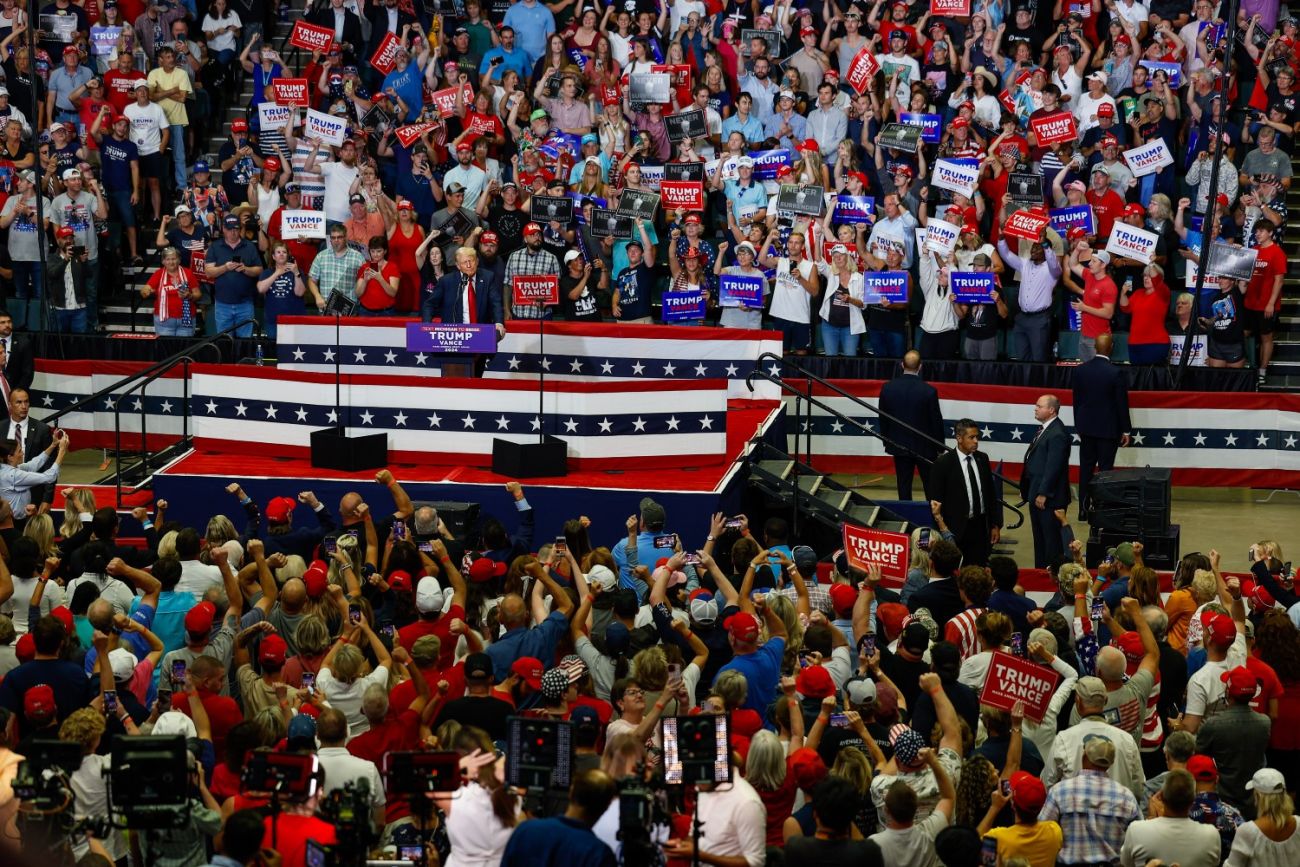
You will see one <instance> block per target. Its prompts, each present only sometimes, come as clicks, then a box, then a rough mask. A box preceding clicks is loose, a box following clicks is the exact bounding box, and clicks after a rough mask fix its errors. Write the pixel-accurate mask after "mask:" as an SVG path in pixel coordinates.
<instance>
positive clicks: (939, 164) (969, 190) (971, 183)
mask: <svg viewBox="0 0 1300 867" xmlns="http://www.w3.org/2000/svg"><path fill="white" fill-rule="evenodd" d="M979 177H980V170H979V168H978V164H977V165H975V166H968V165H965V164H963V163H960V162H957V161H956V160H950V159H944V160H935V162H934V174H932V175H931V176H930V183H931V184H933V185H934V186H936V187H938V188H939V189H941V190H952V191H953V192H954V193H961V194H962V195H964V196H970V195H973V194H974V192H975V184H976V183H977V182H978V181H979Z"/></svg>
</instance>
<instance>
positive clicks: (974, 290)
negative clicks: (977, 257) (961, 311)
mask: <svg viewBox="0 0 1300 867" xmlns="http://www.w3.org/2000/svg"><path fill="white" fill-rule="evenodd" d="M948 289H949V290H950V291H951V292H952V297H953V300H954V301H956V302H957V303H959V304H988V303H990V302H992V301H993V297H992V296H993V293H994V292H995V291H996V290H997V283H996V282H995V280H994V278H993V274H991V273H990V272H988V271H953V272H952V273H951V274H949V275H948Z"/></svg>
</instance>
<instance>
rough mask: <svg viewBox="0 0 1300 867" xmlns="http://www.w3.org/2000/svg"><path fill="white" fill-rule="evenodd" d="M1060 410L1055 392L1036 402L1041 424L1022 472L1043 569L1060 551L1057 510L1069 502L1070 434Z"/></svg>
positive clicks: (1036, 551)
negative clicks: (1060, 416)
mask: <svg viewBox="0 0 1300 867" xmlns="http://www.w3.org/2000/svg"><path fill="white" fill-rule="evenodd" d="M1060 412H1061V400H1060V398H1058V397H1057V396H1056V395H1054V394H1045V395H1043V396H1042V397H1040V398H1039V399H1038V402H1037V403H1035V404H1034V420H1035V421H1037V422H1038V424H1039V425H1040V427H1039V428H1038V431H1037V433H1035V434H1034V439H1033V441H1032V442H1031V443H1030V444H1029V450H1028V451H1027V452H1025V461H1024V466H1023V467H1022V469H1021V472H1020V496H1022V497H1023V498H1024V500H1025V504H1026V507H1027V508H1028V511H1029V523H1030V526H1031V527H1032V528H1033V531H1034V566H1036V567H1038V568H1040V569H1041V568H1045V567H1046V566H1048V565H1050V564H1051V563H1052V561H1053V560H1055V559H1056V558H1057V557H1059V556H1060V555H1061V551H1062V546H1061V525H1060V522H1058V521H1057V519H1056V515H1055V514H1054V512H1055V511H1056V510H1057V509H1064V508H1066V507H1068V506H1069V505H1070V434H1069V433H1068V432H1067V431H1066V430H1065V424H1064V422H1062V421H1061V419H1060V418H1059V415H1060Z"/></svg>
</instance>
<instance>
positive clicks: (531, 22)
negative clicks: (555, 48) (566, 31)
mask: <svg viewBox="0 0 1300 867" xmlns="http://www.w3.org/2000/svg"><path fill="white" fill-rule="evenodd" d="M503 23H504V24H506V25H507V26H509V27H512V28H514V31H515V45H516V46H517V47H519V48H521V49H523V51H524V53H525V54H527V55H528V62H529V63H530V64H533V63H536V62H537V58H539V57H541V56H542V55H543V54H545V53H546V39H547V37H548V36H550V35H551V34H552V33H554V32H555V16H554V15H552V14H551V10H550V9H547V8H546V7H545V6H544V5H542V4H541V3H534V4H533V5H532V6H529V5H527V4H525V3H522V2H520V3H516V4H514V5H513V6H511V7H510V8H509V9H507V10H506V17H505V19H504V21H503Z"/></svg>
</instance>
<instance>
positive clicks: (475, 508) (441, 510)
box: [414, 500, 479, 539]
mask: <svg viewBox="0 0 1300 867" xmlns="http://www.w3.org/2000/svg"><path fill="white" fill-rule="evenodd" d="M414 505H415V508H416V509H419V508H421V507H423V506H432V507H433V508H434V509H437V510H438V517H439V518H441V519H442V522H443V523H444V524H446V525H447V530H448V531H450V532H451V534H452V535H453V536H455V537H456V538H457V539H464V538H465V536H466V534H467V533H468V532H469V530H470V528H472V527H474V526H477V525H478V512H479V504H478V503H452V502H448V501H442V500H439V501H436V502H435V501H429V502H422V503H415V504H414Z"/></svg>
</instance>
